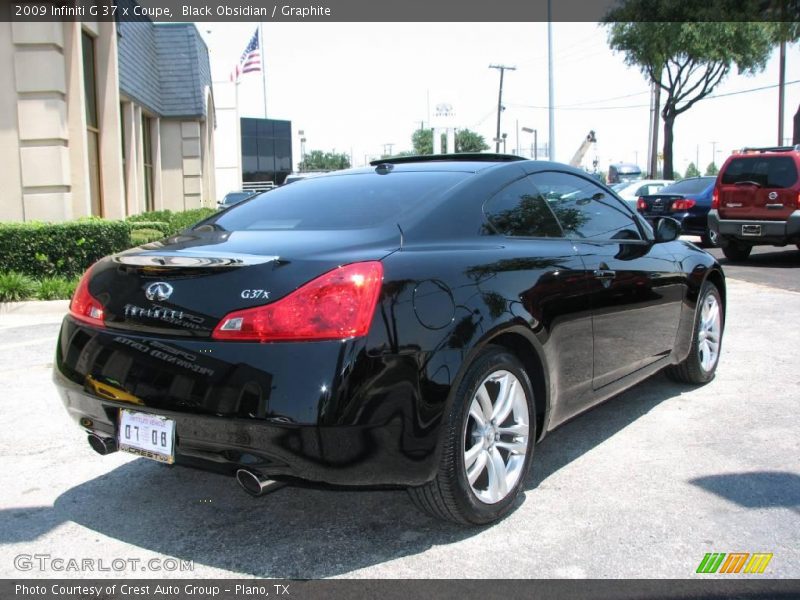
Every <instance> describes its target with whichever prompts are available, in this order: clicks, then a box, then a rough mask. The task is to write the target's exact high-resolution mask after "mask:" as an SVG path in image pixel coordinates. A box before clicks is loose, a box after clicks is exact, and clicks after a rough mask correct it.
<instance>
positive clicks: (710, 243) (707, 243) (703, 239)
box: [700, 233, 716, 248]
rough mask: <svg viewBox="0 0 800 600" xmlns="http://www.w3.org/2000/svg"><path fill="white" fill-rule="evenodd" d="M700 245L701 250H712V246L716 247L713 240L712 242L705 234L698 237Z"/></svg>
mask: <svg viewBox="0 0 800 600" xmlns="http://www.w3.org/2000/svg"><path fill="white" fill-rule="evenodd" d="M700 245H701V246H702V247H703V248H713V247H714V246H716V244H715V243H714V240H712V239H711V236H710V235H708V234H707V233H706V234H704V235H701V236H700Z"/></svg>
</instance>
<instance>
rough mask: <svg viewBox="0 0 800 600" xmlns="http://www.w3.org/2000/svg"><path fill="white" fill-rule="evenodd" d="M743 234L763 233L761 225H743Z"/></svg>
mask: <svg viewBox="0 0 800 600" xmlns="http://www.w3.org/2000/svg"><path fill="white" fill-rule="evenodd" d="M742 235H761V225H742Z"/></svg>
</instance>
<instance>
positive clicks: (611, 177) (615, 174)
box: [607, 163, 642, 185]
mask: <svg viewBox="0 0 800 600" xmlns="http://www.w3.org/2000/svg"><path fill="white" fill-rule="evenodd" d="M641 178H642V170H641V169H640V168H639V167H638V165H634V164H631V163H614V164H612V165H609V166H608V179H607V181H608V183H609V185H611V184H613V183H625V182H627V181H638V180H639V179H641Z"/></svg>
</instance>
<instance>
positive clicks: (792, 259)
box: [717, 247, 800, 269]
mask: <svg viewBox="0 0 800 600" xmlns="http://www.w3.org/2000/svg"><path fill="white" fill-rule="evenodd" d="M717 260H719V263H720V264H721V265H722V266H725V265H735V266H738V267H758V268H759V269H766V268H769V269H797V268H800V250H795V249H794V247H792V249H789V248H788V247H787V248H776V249H775V252H754V253H753V254H751V255H750V256H749V257H748V258H747V260H744V261H734V260H730V259H728V258H725V257H724V256H723V255H722V254H721V252H720V253H719V257H718V258H717Z"/></svg>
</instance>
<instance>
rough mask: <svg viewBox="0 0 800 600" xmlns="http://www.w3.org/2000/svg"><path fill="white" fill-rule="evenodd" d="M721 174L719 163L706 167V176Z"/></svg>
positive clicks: (711, 163)
mask: <svg viewBox="0 0 800 600" xmlns="http://www.w3.org/2000/svg"><path fill="white" fill-rule="evenodd" d="M717 173H719V167H717V163H715V162H710V163H708V166H707V167H706V175H716V174H717Z"/></svg>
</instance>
